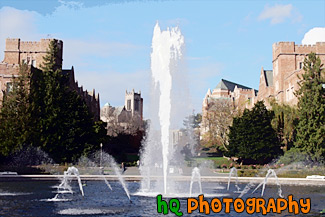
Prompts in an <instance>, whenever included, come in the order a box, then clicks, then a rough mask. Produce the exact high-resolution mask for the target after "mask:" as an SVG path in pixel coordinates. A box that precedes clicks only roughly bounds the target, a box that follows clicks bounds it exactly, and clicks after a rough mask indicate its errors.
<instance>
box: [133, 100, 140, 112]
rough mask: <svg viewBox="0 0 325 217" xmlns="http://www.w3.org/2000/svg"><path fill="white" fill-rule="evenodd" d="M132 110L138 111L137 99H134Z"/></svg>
mask: <svg viewBox="0 0 325 217" xmlns="http://www.w3.org/2000/svg"><path fill="white" fill-rule="evenodd" d="M134 110H135V111H139V110H140V109H139V100H135V101H134Z"/></svg>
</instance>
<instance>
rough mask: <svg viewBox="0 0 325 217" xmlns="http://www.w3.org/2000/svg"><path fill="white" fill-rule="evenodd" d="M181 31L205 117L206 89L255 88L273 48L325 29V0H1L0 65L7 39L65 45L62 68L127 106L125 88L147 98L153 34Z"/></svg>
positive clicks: (194, 94)
mask: <svg viewBox="0 0 325 217" xmlns="http://www.w3.org/2000/svg"><path fill="white" fill-rule="evenodd" d="M157 21H158V22H159V24H160V26H161V28H162V29H166V28H167V27H173V26H179V27H180V29H181V32H182V34H183V35H184V37H185V43H186V52H185V58H186V59H185V60H186V69H185V71H186V75H187V76H188V78H187V80H188V84H187V85H188V87H189V89H190V95H191V99H192V100H191V101H192V102H191V104H192V105H193V108H194V109H195V111H196V112H200V111H201V103H202V99H203V97H204V95H205V93H206V91H207V89H208V88H211V89H213V88H214V87H215V86H216V85H217V84H218V82H219V81H220V79H222V78H224V79H227V80H230V81H233V82H237V83H240V84H242V85H246V86H249V87H252V88H255V89H258V84H259V75H260V70H261V67H262V66H263V67H264V69H272V44H273V43H275V42H278V41H294V42H296V43H297V44H301V41H302V39H303V38H304V35H305V34H306V33H307V32H308V31H309V30H311V29H312V28H314V27H325V1H324V0H323V1H320V0H319V1H257V0H255V1H239V0H237V1H235V0H234V1H217V0H216V1H211V0H210V1H196V0H191V1H186V0H183V1H181V0H180V1H149V0H147V1H104V0H100V1H96V0H92V1H90V0H88V1H87V0H83V1H54V0H50V1H40V0H34V1H23V0H17V1H9V0H2V1H1V2H0V59H1V60H2V59H3V50H4V46H5V38H7V37H12V38H21V39H22V40H24V41H25V40H26V41H27V40H34V41H38V40H39V39H41V38H48V37H53V38H58V39H61V40H63V42H64V54H63V58H64V68H71V66H74V68H75V73H76V74H75V76H76V79H77V80H78V81H79V84H82V85H83V86H84V87H85V88H87V89H89V90H92V89H93V88H95V89H96V91H97V92H99V93H100V100H101V104H102V105H103V104H105V103H106V102H110V104H111V105H113V106H119V105H123V104H124V93H125V90H126V89H128V90H131V89H133V88H134V89H135V90H136V91H138V90H141V92H142V95H143V97H144V102H145V114H146V111H147V109H148V108H147V104H146V101H148V100H147V99H148V98H149V91H150V90H149V83H150V53H151V40H152V34H153V28H154V26H155V24H156V22H157Z"/></svg>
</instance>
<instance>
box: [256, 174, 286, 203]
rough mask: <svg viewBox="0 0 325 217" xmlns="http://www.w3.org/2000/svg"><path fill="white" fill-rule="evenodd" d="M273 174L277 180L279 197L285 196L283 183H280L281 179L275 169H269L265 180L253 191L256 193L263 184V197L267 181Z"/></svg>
mask: <svg viewBox="0 0 325 217" xmlns="http://www.w3.org/2000/svg"><path fill="white" fill-rule="evenodd" d="M271 176H273V177H274V178H275V181H276V184H277V186H278V194H279V197H281V198H283V195H282V189H281V185H280V183H279V180H278V177H277V175H276V173H275V171H274V170H273V169H269V170H268V171H267V174H266V176H265V179H264V180H263V182H261V183H260V184H259V185H258V186H257V187H256V188H255V189H254V191H253V192H252V193H254V192H255V191H256V190H257V189H258V188H259V187H261V186H262V185H263V188H262V193H261V196H262V197H263V194H264V190H265V185H266V183H267V180H268V178H269V177H271Z"/></svg>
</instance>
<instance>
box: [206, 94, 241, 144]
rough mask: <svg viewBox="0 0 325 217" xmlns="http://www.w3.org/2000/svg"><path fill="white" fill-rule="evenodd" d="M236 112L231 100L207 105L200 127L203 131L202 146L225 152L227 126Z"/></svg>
mask: <svg viewBox="0 0 325 217" xmlns="http://www.w3.org/2000/svg"><path fill="white" fill-rule="evenodd" d="M237 111H238V110H237V109H236V107H235V106H234V104H233V102H232V100H231V99H215V100H213V101H212V102H210V103H209V104H208V106H207V108H206V111H205V112H204V114H203V116H202V126H201V127H203V128H204V129H205V130H204V131H205V132H204V134H203V135H202V143H203V145H204V146H206V147H216V148H218V147H219V148H220V147H223V148H224V149H225V150H227V145H228V136H227V134H228V131H229V126H230V125H231V124H232V119H233V117H234V116H235V115H237V113H238V112H237Z"/></svg>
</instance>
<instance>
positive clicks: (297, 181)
mask: <svg viewBox="0 0 325 217" xmlns="http://www.w3.org/2000/svg"><path fill="white" fill-rule="evenodd" d="M63 177H64V175H1V176H0V182H8V181H58V180H60V179H62V178H63ZM72 177H73V178H74V177H75V176H72ZM104 177H105V178H106V179H107V180H108V181H118V176H117V175H104ZM122 177H123V178H124V180H125V181H135V182H139V181H141V180H142V176H141V175H122ZM172 177H173V179H175V180H176V181H190V180H191V176H172ZM80 178H81V180H84V181H99V180H103V176H102V175H80ZM159 178H161V176H151V179H152V180H157V179H159ZM264 179H265V177H238V183H239V184H240V183H250V182H252V183H261V182H262V181H263V180H264ZM201 181H202V182H222V183H227V182H228V177H221V176H201ZM234 181H235V178H234V177H232V178H231V183H233V182H234ZM278 181H279V183H280V184H281V185H301V186H324V187H325V179H306V178H278ZM267 183H268V184H276V179H275V178H268V180H267Z"/></svg>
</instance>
